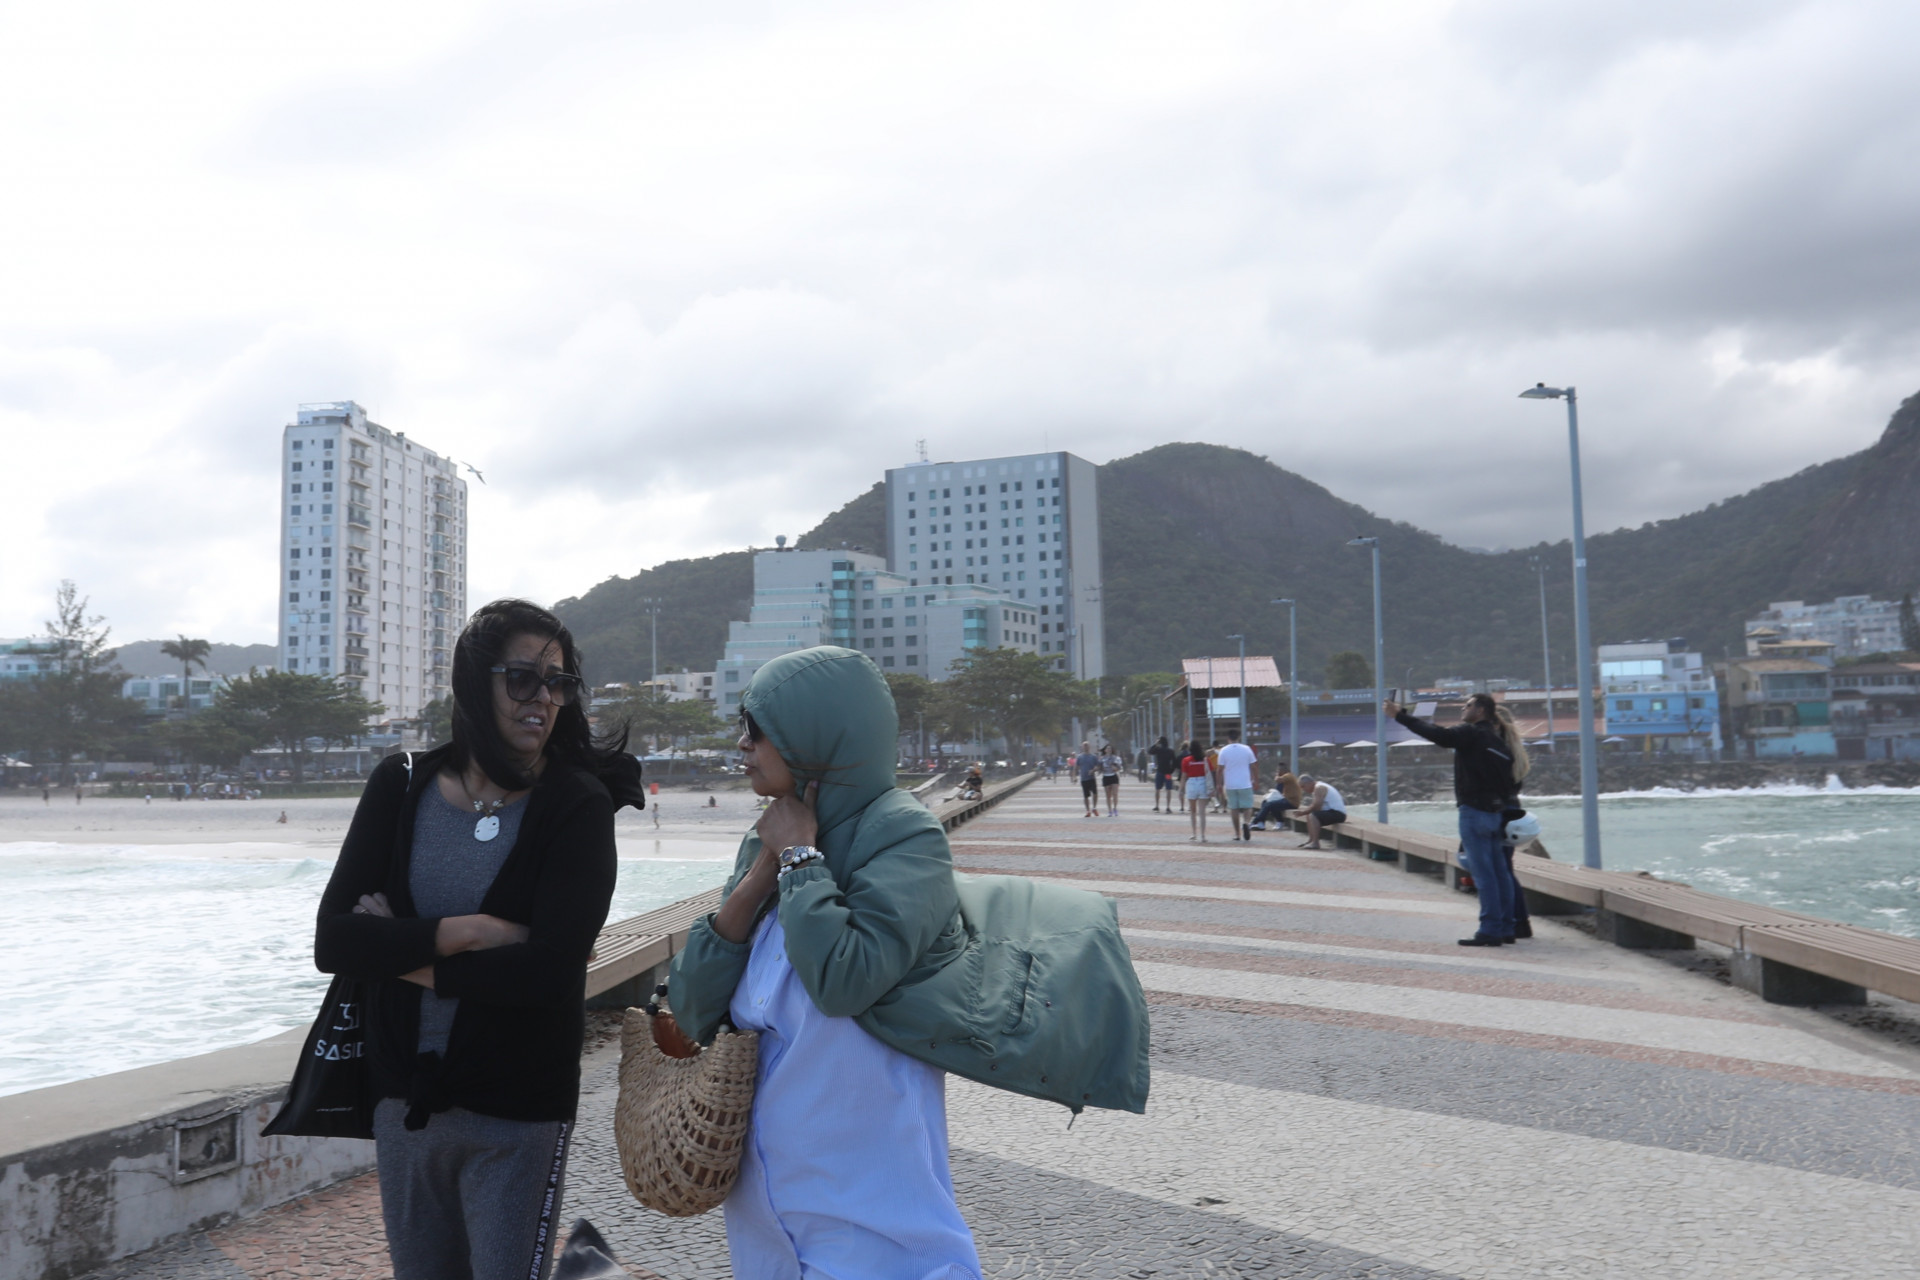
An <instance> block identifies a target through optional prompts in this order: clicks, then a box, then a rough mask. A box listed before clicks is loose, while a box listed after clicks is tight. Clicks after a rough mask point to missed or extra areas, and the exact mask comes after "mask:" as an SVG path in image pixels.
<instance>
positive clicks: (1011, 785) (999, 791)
mask: <svg viewBox="0 0 1920 1280" xmlns="http://www.w3.org/2000/svg"><path fill="white" fill-rule="evenodd" d="M1039 776H1040V775H1039V774H1038V773H1023V774H1021V775H1020V776H1019V777H1016V778H1005V779H1002V780H1001V781H999V782H989V783H988V784H987V785H986V786H985V787H983V788H981V792H980V798H979V799H978V800H943V801H941V802H939V803H937V804H929V805H928V806H927V807H928V808H929V809H932V810H933V814H934V816H935V817H937V818H939V819H940V828H941V830H943V831H951V830H953V829H954V828H955V827H957V826H960V825H961V824H962V823H966V822H971V821H972V820H973V819H975V818H977V817H979V816H980V815H981V814H983V813H985V812H986V811H987V810H989V809H991V808H993V806H995V805H997V804H999V803H1000V802H1001V801H1002V800H1005V799H1006V798H1007V797H1008V796H1010V795H1012V794H1013V793H1014V792H1016V791H1019V790H1020V789H1021V788H1022V787H1025V786H1026V785H1027V784H1028V783H1030V782H1032V781H1033V780H1034V779H1035V778H1038V777H1039Z"/></svg>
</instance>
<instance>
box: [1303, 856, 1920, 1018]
mask: <svg viewBox="0 0 1920 1280" xmlns="http://www.w3.org/2000/svg"><path fill="white" fill-rule="evenodd" d="M1289 821H1290V823H1291V824H1292V825H1293V827H1294V829H1296V830H1305V827H1306V824H1305V822H1304V821H1303V820H1300V819H1289ZM1322 834H1323V838H1330V839H1332V840H1333V842H1334V843H1335V845H1336V846H1338V847H1340V848H1344V849H1356V850H1358V851H1360V852H1362V853H1364V854H1366V856H1367V857H1369V858H1372V859H1374V860H1376V861H1388V862H1398V863H1399V865H1400V867H1401V869H1402V870H1405V871H1411V872H1423V873H1426V874H1429V875H1438V876H1440V877H1442V878H1443V879H1444V880H1445V881H1446V883H1447V884H1448V885H1450V886H1453V887H1456V888H1459V887H1462V877H1463V876H1464V875H1465V874H1466V871H1465V868H1463V867H1462V866H1461V863H1460V855H1459V852H1458V851H1459V847H1460V842H1459V841H1458V840H1457V839H1453V838H1450V837H1447V836H1438V835H1433V834H1431V833H1429V832H1424V831H1413V830H1409V829H1408V828H1406V827H1396V826H1392V825H1389V824H1383V823H1378V822H1369V821H1367V820H1365V819H1363V818H1348V819H1347V821H1346V822H1344V823H1342V824H1341V825H1340V826H1339V827H1338V828H1329V829H1328V830H1326V831H1325V832H1323V833H1322ZM1519 852H1520V854H1521V855H1522V856H1519V857H1516V858H1515V859H1514V862H1513V871H1514V878H1515V879H1517V880H1518V881H1519V882H1520V885H1521V888H1522V889H1524V890H1525V891H1526V894H1527V906H1528V908H1529V910H1530V911H1531V912H1532V913H1533V914H1535V915H1571V914H1574V913H1576V912H1580V911H1583V910H1588V909H1590V910H1592V911H1594V912H1595V913H1596V923H1597V924H1598V926H1599V933H1600V936H1601V937H1603V938H1605V939H1607V940H1608V941H1610V942H1612V943H1614V944H1615V945H1617V946H1623V947H1640V948H1671V949H1685V948H1690V947H1692V946H1693V945H1694V940H1695V939H1696V938H1705V939H1706V940H1707V941H1709V942H1714V943H1718V944H1719V945H1721V946H1723V947H1727V948H1728V949H1730V950H1731V951H1732V952H1733V961H1732V966H1733V974H1732V976H1733V981H1734V984H1735V985H1736V986H1740V987H1744V988H1746V989H1747V990H1749V991H1752V992H1754V993H1755V994H1757V995H1759V996H1760V997H1761V998H1762V999H1764V1000H1768V1001H1771V1002H1773V1003H1775V1004H1800V1005H1806V1004H1864V1003H1865V1002H1866V996H1867V992H1868V991H1878V992H1881V993H1882V994H1884V995H1889V996H1893V997H1895V998H1896V999H1900V1000H1913V1001H1920V938H1903V937H1899V936H1897V935H1895V934H1890V933H1883V932H1881V931H1880V930H1878V929H1867V928H1862V927H1861V926H1859V925H1851V924H1840V923H1838V922H1836V921H1832V920H1823V919H1821V918H1820V917H1818V916H1809V915H1802V914H1800V913H1799V912H1796V911H1783V910H1781V909H1779V908H1777V907H1766V906H1761V905H1759V904H1757V903H1751V902H1741V901H1738V900H1737V899H1734V898H1726V897H1722V896H1720V895H1719V894H1717V893H1707V892H1704V891H1702V890H1699V889H1695V888H1693V887H1691V886H1689V885H1684V884H1677V883H1673V882H1669V881H1665V880H1656V879H1654V878H1653V877H1652V876H1650V875H1647V874H1645V873H1636V872H1628V871H1596V870H1594V869H1593V868H1591V867H1583V866H1574V865H1571V864H1569V863H1565V862H1555V861H1553V860H1552V859H1551V858H1550V857H1548V856H1547V853H1546V850H1545V848H1544V847H1543V846H1541V845H1540V844H1539V842H1537V841H1536V842H1534V843H1533V844H1531V845H1526V846H1523V847H1522V848H1521V849H1520V851H1519Z"/></svg>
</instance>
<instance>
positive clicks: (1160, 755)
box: [1147, 742, 1180, 777]
mask: <svg viewBox="0 0 1920 1280" xmlns="http://www.w3.org/2000/svg"><path fill="white" fill-rule="evenodd" d="M1147 754H1148V755H1150V756H1152V757H1153V771H1154V773H1156V774H1159V775H1160V776H1162V777H1166V776H1170V775H1171V774H1172V773H1173V771H1174V770H1175V769H1178V768H1179V767H1180V753H1179V752H1177V751H1175V750H1174V749H1173V748H1172V747H1163V746H1161V745H1160V744H1159V743H1157V742H1156V743H1154V744H1153V745H1152V746H1151V747H1148V748H1147Z"/></svg>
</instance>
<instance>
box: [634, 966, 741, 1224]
mask: <svg viewBox="0 0 1920 1280" xmlns="http://www.w3.org/2000/svg"><path fill="white" fill-rule="evenodd" d="M665 992H666V988H665V987H662V988H660V991H659V994H662V995H664V994H665ZM759 1045H760V1037H759V1033H757V1032H753V1031H734V1030H731V1029H730V1028H724V1027H723V1028H722V1030H721V1032H720V1034H719V1035H718V1036H715V1037H714V1041H713V1043H712V1044H711V1045H709V1046H708V1047H706V1048H704V1049H702V1048H700V1047H698V1046H697V1045H693V1044H690V1043H689V1042H688V1041H687V1040H686V1039H685V1038H684V1037H683V1036H682V1035H681V1033H680V1030H679V1028H678V1027H677V1026H675V1025H674V1022H673V1015H672V1014H671V1013H667V1012H665V1011H663V1010H661V1009H660V1007H659V1005H658V1003H657V1002H656V1003H654V1004H649V1005H648V1006H647V1007H646V1008H644V1009H628V1010H627V1016H626V1021H625V1022H624V1023H623V1024H622V1026H621V1029H620V1097H619V1101H618V1102H617V1103H616V1104H615V1106H614V1111H613V1139H614V1145H615V1146H616V1147H618V1148H619V1150H620V1172H621V1173H622V1174H623V1175H624V1176H625V1177H626V1180H627V1190H628V1191H630V1192H632V1193H633V1198H634V1199H635V1200H638V1201H639V1202H640V1203H641V1204H643V1205H645V1206H646V1207H647V1208H649V1209H655V1210H658V1211H659V1212H661V1213H664V1214H668V1215H669V1216H671V1217H675V1218H690V1217H693V1216H695V1215H696V1214H702V1213H706V1212H707V1211H708V1210H710V1209H713V1208H716V1207H717V1206H718V1205H719V1204H720V1202H721V1201H722V1200H725V1199H726V1198H727V1193H728V1192H729V1191H732V1190H733V1184H734V1180H735V1179H737V1178H738V1177H739V1176H740V1151H741V1148H742V1147H743V1146H745V1145H746V1140H747V1122H748V1120H749V1118H750V1117H751V1116H752V1113H753V1084H754V1077H755V1075H756V1073H757V1072H758V1070H759V1064H760V1048H759Z"/></svg>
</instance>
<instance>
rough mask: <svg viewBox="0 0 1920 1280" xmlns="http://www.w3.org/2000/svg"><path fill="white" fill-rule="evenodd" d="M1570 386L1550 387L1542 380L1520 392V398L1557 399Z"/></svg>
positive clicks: (1565, 392) (1563, 394)
mask: <svg viewBox="0 0 1920 1280" xmlns="http://www.w3.org/2000/svg"><path fill="white" fill-rule="evenodd" d="M1571 390H1572V388H1571V387H1550V386H1548V385H1547V384H1546V383H1544V382H1536V383H1534V384H1533V385H1532V386H1530V387H1528V388H1527V389H1526V390H1525V391H1522V392H1521V393H1520V398H1521V399H1522V400H1558V399H1560V398H1561V397H1563V396H1565V395H1566V394H1567V393H1568V392H1569V391H1571Z"/></svg>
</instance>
